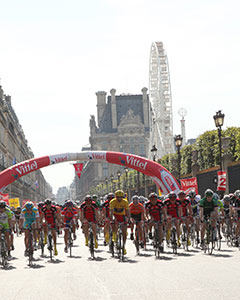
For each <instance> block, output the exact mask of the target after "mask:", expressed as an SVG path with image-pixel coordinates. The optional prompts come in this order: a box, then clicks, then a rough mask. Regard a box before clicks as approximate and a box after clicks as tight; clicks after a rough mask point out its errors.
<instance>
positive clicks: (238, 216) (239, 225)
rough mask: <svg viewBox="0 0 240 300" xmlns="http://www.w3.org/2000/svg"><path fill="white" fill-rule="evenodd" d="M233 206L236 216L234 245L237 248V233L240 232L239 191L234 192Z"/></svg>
mask: <svg viewBox="0 0 240 300" xmlns="http://www.w3.org/2000/svg"><path fill="white" fill-rule="evenodd" d="M234 198H235V200H234V204H233V209H234V211H235V216H236V225H237V226H236V230H235V245H236V247H238V246H239V242H238V238H239V231H240V190H236V191H235V192H234Z"/></svg>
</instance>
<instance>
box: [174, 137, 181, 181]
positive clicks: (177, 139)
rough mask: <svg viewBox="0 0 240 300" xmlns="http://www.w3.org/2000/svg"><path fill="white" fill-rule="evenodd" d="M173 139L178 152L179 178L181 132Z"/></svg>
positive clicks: (179, 167) (179, 174)
mask: <svg viewBox="0 0 240 300" xmlns="http://www.w3.org/2000/svg"><path fill="white" fill-rule="evenodd" d="M174 140H175V145H176V148H177V154H178V178H179V180H180V176H181V153H180V148H181V146H182V140H183V137H182V136H181V134H179V135H175V137H174Z"/></svg>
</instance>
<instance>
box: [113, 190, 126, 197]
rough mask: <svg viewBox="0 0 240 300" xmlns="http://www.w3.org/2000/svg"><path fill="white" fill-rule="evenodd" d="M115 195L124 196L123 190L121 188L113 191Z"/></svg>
mask: <svg viewBox="0 0 240 300" xmlns="http://www.w3.org/2000/svg"><path fill="white" fill-rule="evenodd" d="M115 196H116V197H123V196H124V192H123V191H122V190H117V191H116V192H115Z"/></svg>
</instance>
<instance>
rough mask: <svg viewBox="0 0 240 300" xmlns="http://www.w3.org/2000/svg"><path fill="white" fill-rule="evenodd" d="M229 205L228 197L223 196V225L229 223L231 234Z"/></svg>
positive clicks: (230, 208)
mask: <svg viewBox="0 0 240 300" xmlns="http://www.w3.org/2000/svg"><path fill="white" fill-rule="evenodd" d="M230 203H231V199H230V197H229V195H225V196H224V197H223V211H224V221H223V222H224V223H225V224H226V225H227V223H228V222H229V224H230V227H231V232H232V224H233V223H232V213H233V211H232V205H231V204H230Z"/></svg>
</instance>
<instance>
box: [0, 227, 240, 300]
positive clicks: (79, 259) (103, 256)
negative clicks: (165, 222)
mask: <svg viewBox="0 0 240 300" xmlns="http://www.w3.org/2000/svg"><path fill="white" fill-rule="evenodd" d="M58 241H59V244H58V250H59V255H58V256H57V257H55V259H54V262H50V260H49V258H48V257H44V258H41V257H40V251H37V252H35V258H36V260H35V265H34V267H33V268H29V267H28V266H27V260H26V258H25V257H24V256H23V251H24V248H23V238H22V237H18V238H16V243H15V244H16V250H15V251H14V252H13V256H14V258H13V259H12V260H11V261H10V264H9V267H8V269H7V270H3V269H0V299H1V300H13V299H17V300H28V299H29V300H33V299H38V300H42V299H45V300H47V299H51V300H53V299H54V300H58V299H71V300H75V299H87V300H91V299H94V300H96V299H97V300H101V299H104V300H108V299H109V300H110V299H111V300H122V299H123V300H128V299H131V300H132V299H181V300H185V299H191V300H192V299H201V300H204V299H211V300H214V299H218V300H220V299H240V251H239V250H238V249H235V248H228V247H227V246H226V245H225V244H224V245H223V250H222V251H215V252H214V254H213V255H212V256H209V255H204V254H203V253H202V252H201V251H200V250H197V249H192V251H189V252H184V251H183V250H179V254H178V255H173V254H172V253H171V251H170V249H166V252H167V253H165V254H164V256H163V257H162V258H161V259H155V257H154V252H153V251H152V250H151V248H152V247H151V246H149V247H148V248H149V250H148V251H145V252H142V255H141V256H136V254H135V248H134V246H133V244H132V242H131V241H130V240H128V241H127V250H128V254H127V260H126V262H119V261H118V259H115V258H111V255H110V253H108V252H107V248H106V247H104V246H103V245H102V242H103V241H102V239H100V246H99V250H97V253H96V260H95V261H92V260H90V259H89V251H88V248H87V247H85V246H84V240H83V236H82V234H80V233H79V234H78V238H77V240H76V242H75V247H74V249H73V255H74V257H72V258H70V257H69V256H68V255H67V254H66V253H64V251H63V247H64V245H63V237H60V238H59V240H58Z"/></svg>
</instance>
